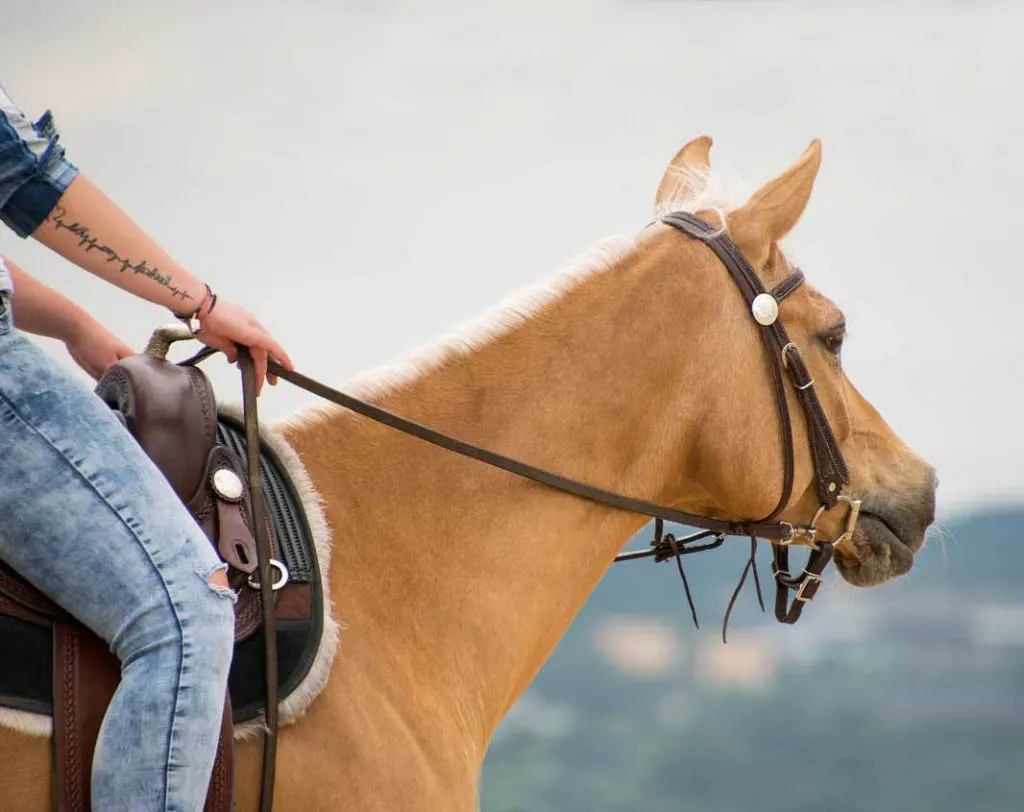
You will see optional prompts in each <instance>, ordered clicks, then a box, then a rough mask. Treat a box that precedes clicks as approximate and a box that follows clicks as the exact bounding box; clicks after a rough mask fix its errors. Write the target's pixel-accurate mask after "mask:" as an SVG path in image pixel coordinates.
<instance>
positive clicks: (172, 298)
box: [0, 88, 206, 313]
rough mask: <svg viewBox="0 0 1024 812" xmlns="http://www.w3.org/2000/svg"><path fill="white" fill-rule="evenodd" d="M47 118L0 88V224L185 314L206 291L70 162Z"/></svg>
mask: <svg viewBox="0 0 1024 812" xmlns="http://www.w3.org/2000/svg"><path fill="white" fill-rule="evenodd" d="M58 138H59V136H58V133H57V130H56V127H55V126H54V123H53V117H52V116H51V115H50V113H49V112H47V113H45V114H44V115H43V116H42V118H40V119H39V120H38V121H35V122H33V121H31V120H29V118H28V117H27V116H26V115H25V114H24V113H23V112H22V111H21V109H20V108H18V107H17V105H15V104H14V102H12V101H11V99H10V98H9V97H8V96H7V95H6V93H4V91H3V88H0V219H2V220H3V221H4V222H5V223H6V224H7V225H8V226H10V227H11V228H12V229H13V230H14V231H15V232H16V233H17V234H18V235H19V236H21V237H27V236H30V235H31V236H32V237H35V238H36V239H37V240H39V242H41V243H43V244H44V245H46V246H47V247H49V248H52V249H53V250H54V251H56V252H57V253H59V254H61V255H62V256H64V257H66V258H67V259H69V260H71V261H72V262H74V263H75V264H76V265H78V266H79V267H81V268H84V269H85V270H87V271H91V272H92V273H94V274H96V275H97V276H100V277H102V278H103V279H106V280H107V281H109V282H111V283H113V284H115V285H117V286H118V287H120V288H123V289H124V290H127V291H130V292H131V293H134V294H136V295H137V296H140V297H142V298H144V299H148V300H149V301H151V302H154V303H156V304H159V305H163V306H164V307H167V308H168V309H170V310H172V311H174V312H176V313H191V312H192V311H194V310H196V309H197V308H198V307H199V304H200V302H202V301H203V298H204V296H205V295H206V287H205V285H204V284H203V283H202V282H201V281H200V280H199V279H197V278H196V277H195V276H193V275H192V274H190V273H189V272H188V271H186V270H185V269H184V268H182V267H181V265H179V264H178V263H177V262H175V261H174V259H172V258H171V256H170V255H169V254H167V252H166V251H164V250H163V249H162V248H160V246H159V245H157V244H156V242H155V241H154V240H153V239H152V238H151V237H150V236H149V235H148V234H146V233H145V232H144V231H143V230H142V228H141V227H139V226H138V225H137V224H136V223H135V222H134V221H133V220H132V219H131V218H130V217H129V216H128V215H127V214H126V213H125V212H124V211H123V210H122V209H120V208H119V207H118V206H117V205H116V204H115V203H114V202H113V201H111V200H110V199H109V198H108V197H107V196H106V195H104V194H103V192H102V191H100V190H99V189H98V188H97V187H96V186H95V185H93V184H92V183H91V182H90V181H89V179H88V178H86V177H84V176H83V175H81V174H79V172H78V169H77V167H75V166H74V165H73V164H72V163H70V162H69V161H68V160H67V158H66V157H65V154H64V148H63V147H62V146H61V145H60V143H59V141H58Z"/></svg>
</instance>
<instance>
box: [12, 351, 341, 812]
mask: <svg viewBox="0 0 1024 812" xmlns="http://www.w3.org/2000/svg"><path fill="white" fill-rule="evenodd" d="M96 393H97V395H98V396H99V397H100V398H102V399H103V400H104V401H105V402H106V403H107V404H108V405H109V406H110V407H111V409H113V410H114V412H115V414H117V415H118V417H119V418H120V419H121V421H122V423H123V424H124V425H125V426H126V428H127V430H128V431H129V432H130V433H131V434H132V435H133V436H134V437H135V439H136V441H137V442H138V443H139V445H140V446H141V447H142V448H143V449H144V450H145V452H146V453H147V454H148V455H149V457H150V458H151V459H152V460H153V462H154V463H156V465H157V467H158V468H159V469H160V470H161V471H162V472H163V474H164V476H165V477H166V478H167V480H168V481H169V482H170V484H171V486H172V487H173V489H174V491H175V493H176V494H177V496H178V498H179V499H181V501H182V502H183V503H184V504H185V505H186V506H187V507H188V509H189V511H190V512H191V513H192V515H193V516H194V517H195V519H196V521H197V522H198V523H199V525H200V526H201V527H202V529H203V531H204V532H205V533H206V536H207V538H208V539H209V540H210V542H211V544H213V546H214V548H215V549H216V551H217V553H218V555H219V556H220V558H221V560H222V561H224V562H225V563H226V564H227V565H228V569H227V574H228V581H229V583H230V584H231V586H232V588H233V589H235V590H236V592H237V594H238V601H237V603H236V605H235V650H234V658H233V660H232V666H231V672H230V676H229V680H228V694H229V696H228V701H227V702H226V703H225V711H224V719H223V723H222V726H221V736H220V743H219V746H218V750H217V761H216V765H215V767H214V771H213V775H212V777H211V781H210V787H209V791H208V795H207V801H206V806H205V810H206V812H229V810H230V809H231V808H232V797H233V735H234V725H236V724H242V723H244V722H250V721H253V720H257V719H260V718H261V717H263V716H264V715H265V714H266V711H267V709H266V699H265V697H266V695H267V694H266V687H267V683H266V672H265V666H266V662H267V658H266V655H265V648H266V642H267V641H266V639H265V635H264V629H263V618H264V614H263V606H262V601H261V588H260V584H259V582H258V578H259V572H258V570H257V545H256V542H255V541H254V532H255V530H256V528H255V527H254V518H253V516H254V513H253V505H252V493H251V492H250V488H249V486H248V484H247V480H248V466H247V462H246V457H247V445H246V440H245V428H244V425H243V423H242V421H241V420H239V419H236V418H233V417H230V416H227V415H225V414H218V409H217V403H216V399H215V397H214V393H213V389H212V387H211V385H210V382H209V380H208V379H207V377H206V376H205V375H204V374H203V372H202V371H201V370H200V369H198V367H196V366H193V365H190V364H188V363H185V364H182V365H178V364H174V363H171V362H169V361H166V360H164V359H163V358H159V357H153V356H151V355H137V356H132V357H131V358H127V359H124V360H123V361H121V362H120V363H118V364H116V365H115V366H113V367H111V369H110V370H109V371H108V372H107V373H106V375H104V377H103V378H102V379H101V380H100V382H99V384H98V385H97V388H96ZM259 460H260V482H261V487H260V491H261V493H262V497H263V503H264V505H265V507H266V510H265V513H266V531H267V536H268V538H269V540H270V551H271V559H270V563H271V565H272V573H273V588H272V590H270V594H272V595H273V596H274V601H273V608H274V615H276V622H275V625H274V628H275V635H274V638H273V639H274V640H276V643H277V662H278V669H277V672H278V673H277V695H278V698H279V700H280V701H283V700H284V699H287V698H288V696H289V695H290V694H291V693H292V691H294V690H295V688H296V687H297V686H298V685H299V684H300V683H301V682H302V680H303V678H304V677H305V676H306V675H307V674H308V673H309V671H310V668H311V666H312V664H313V661H314V658H315V655H316V652H317V650H318V648H319V645H320V642H321V638H322V636H323V630H324V629H323V626H324V623H323V618H324V595H323V587H322V582H321V578H320V572H319V568H318V562H317V557H316V551H315V547H314V545H313V540H312V533H311V532H310V528H309V526H308V523H307V521H306V517H305V515H304V512H303V510H302V507H301V501H300V500H299V498H298V496H297V494H296V491H295V488H294V485H293V484H292V483H291V481H290V479H289V477H288V475H287V472H286V469H285V467H284V466H283V465H282V464H281V461H280V460H279V459H278V458H277V456H276V455H275V453H274V451H273V450H272V449H271V448H270V447H269V445H267V444H266V443H263V442H262V441H261V442H260V449H259ZM0 652H3V654H4V656H3V657H2V662H0V706H2V707H7V708H11V709H14V710H19V711H27V712H30V713H36V714H46V715H51V716H52V717H53V748H54V776H55V792H54V797H55V805H56V809H57V811H58V812H89V809H90V803H89V798H90V786H89V784H90V772H91V769H90V767H91V764H92V755H93V750H94V748H95V744H96V738H97V735H98V733H99V727H100V723H101V722H102V719H103V716H104V714H105V713H106V709H107V705H108V704H109V701H110V699H111V697H112V696H113V693H114V691H115V689H116V687H117V684H118V682H119V679H120V669H119V664H118V662H117V659H116V658H115V657H114V655H113V654H112V653H111V652H110V651H109V649H108V648H107V646H106V644H105V643H104V642H103V641H102V640H100V639H99V638H98V637H97V636H96V635H94V634H93V633H92V632H91V631H89V630H88V629H86V628H85V627H84V626H82V625H81V624H79V623H78V622H77V621H76V620H75V619H74V618H72V617H70V616H69V615H68V614H67V613H66V612H64V611H63V610H62V609H61V608H60V607H58V606H56V605H54V604H53V603H52V602H50V601H49V600H48V599H47V598H46V597H44V596H43V595H42V594H40V593H39V592H37V591H36V590H35V589H34V588H33V587H32V586H30V585H29V584H28V583H26V582H25V581H24V580H22V579H21V578H20V577H19V576H18V575H17V574H16V573H15V572H14V571H13V570H11V569H10V568H8V567H6V566H5V565H3V564H2V563H0ZM275 711H276V709H275Z"/></svg>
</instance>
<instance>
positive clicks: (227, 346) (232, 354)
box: [197, 297, 294, 393]
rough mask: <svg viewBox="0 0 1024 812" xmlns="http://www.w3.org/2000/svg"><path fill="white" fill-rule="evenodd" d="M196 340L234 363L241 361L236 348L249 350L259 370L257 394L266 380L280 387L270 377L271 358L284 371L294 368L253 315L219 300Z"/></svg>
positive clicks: (203, 322) (223, 300)
mask: <svg viewBox="0 0 1024 812" xmlns="http://www.w3.org/2000/svg"><path fill="white" fill-rule="evenodd" d="M197 338H198V339H199V340H200V341H202V342H203V343H204V344H207V345H209V346H211V347H214V348H215V349H218V350H220V351H221V352H223V353H224V354H225V355H227V357H228V360H229V361H231V362H232V363H234V362H235V361H237V360H238V353H237V352H236V350H235V344H242V345H243V346H246V347H248V348H249V351H250V352H251V353H252V360H253V366H254V367H255V368H256V392H257V393H259V392H261V391H263V381H264V380H269V381H270V384H271V386H273V385H274V384H276V383H277V377H276V376H275V375H267V356H268V355H269V356H270V357H271V358H273V359H274V360H275V361H277V362H278V363H279V364H280V365H281V366H283V367H284V368H285V369H288V370H290V369H293V368H294V367H293V366H292V359H291V358H289V357H288V353H286V352H285V351H284V348H283V347H282V346H281V345H280V344H278V343H277V342H276V341H275V340H274V339H273V338H271V336H270V333H268V332H267V331H266V330H265V329H264V327H263V325H261V324H260V323H259V322H258V321H256V317H255V316H253V315H252V313H250V312H249V311H248V310H246V309H245V308H244V307H240V306H239V305H236V304H235V303H234V302H229V301H227V300H225V299H222V298H220V297H218V298H217V304H216V305H215V306H214V308H213V310H211V311H210V312H209V313H207V314H206V316H205V317H203V318H202V319H201V329H200V331H199V334H198V336H197Z"/></svg>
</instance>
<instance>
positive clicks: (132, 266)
mask: <svg viewBox="0 0 1024 812" xmlns="http://www.w3.org/2000/svg"><path fill="white" fill-rule="evenodd" d="M66 215H67V209H65V208H63V207H62V206H57V207H55V208H54V210H53V211H52V212H50V216H49V217H47V218H46V219H47V221H48V222H49V223H51V224H52V225H53V229H54V231H67V232H70V233H71V234H72V236H74V237H77V238H78V247H79V248H84V249H85V253H87V254H88V253H89V252H90V251H98V252H99V253H100V254H102V255H103V256H104V257H106V261H107V262H110V263H113V264H114V265H116V266H117V268H118V270H119V271H120V272H121V273H124V272H125V271H131V272H132V273H133V274H136V275H138V276H145V277H146V278H148V279H152V280H153V281H154V282H156V283H157V284H158V285H162V286H163V287H165V288H167V290H169V291H170V292H171V294H172V295H173V296H174V297H175V298H177V299H182V300H184V299H192V298H193V296H192V295H191V294H190V293H188V292H187V291H184V290H182V289H181V288H179V287H177V286H175V284H174V283H173V282H172V281H171V276H170V274H164V273H161V272H160V269H159V268H157V267H156V266H155V265H149V264H148V263H147V262H146V260H144V259H141V260H139V261H138V262H132V261H131V260H130V259H125V258H124V257H122V256H121V255H120V254H119V253H117V251H115V250H114V249H113V248H111V247H110V246H109V245H104V244H103V243H102V242H100V241H99V240H97V239H96V238H95V237H94V236H92V233H91V232H90V231H89V226H87V225H84V224H83V223H79V222H78V221H77V220H76V221H75V222H72V223H69V222H68V221H67V220H65V219H64V218H65V216H66Z"/></svg>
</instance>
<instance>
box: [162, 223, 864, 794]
mask: <svg viewBox="0 0 1024 812" xmlns="http://www.w3.org/2000/svg"><path fill="white" fill-rule="evenodd" d="M661 222H662V223H664V224H665V225H668V226H671V227H672V228H675V229H677V230H678V231H681V232H682V233H684V234H686V235H688V236H690V237H692V238H694V239H697V240H700V241H701V242H703V243H704V244H705V245H707V246H708V247H709V248H710V249H711V250H712V251H713V252H714V253H715V255H716V256H717V257H718V259H719V260H720V261H721V263H722V264H723V265H724V266H725V268H726V270H728V271H729V274H730V276H732V278H733V280H734V281H735V282H736V285H737V286H738V287H739V289H740V292H741V293H742V294H743V297H744V299H745V300H746V303H747V306H748V308H749V309H750V312H751V315H752V317H753V318H754V320H755V322H756V323H757V325H758V328H759V333H760V336H761V340H762V343H763V344H764V348H765V351H766V353H767V355H768V359H769V371H770V373H771V380H772V386H773V390H774V394H775V403H776V407H777V410H778V413H779V419H780V423H781V426H782V445H783V475H782V493H781V495H780V497H779V501H778V503H777V504H776V506H775V508H774V509H773V510H772V511H771V512H770V513H769V514H768V515H767V516H764V517H763V518H761V519H757V520H743V521H734V522H730V521H726V520H723V519H716V518H714V517H711V516H699V515H696V514H693V513H687V512H685V511H682V510H677V509H676V508H670V507H667V506H665V505H658V504H655V503H653V502H647V501H644V500H642V499H636V498H634V497H631V496H625V495H623V494H620V493H616V492H614V491H609V490H605V489H603V488H598V487H595V486H593V485H588V484H586V483H584V482H580V481H579V480H575V479H570V478H569V477H564V476H561V475H560V474H555V473H553V472H551V471H547V470H545V469H543V468H538V467H536V466H533V465H530V464H528V463H525V462H521V461H520V460H516V459H514V458H512V457H507V456H505V455H503V454H498V453H496V452H494V451H490V450H488V449H485V448H481V447H479V446H476V445H473V444H471V443H467V442H464V441H463V440H459V439H457V438H455V437H451V436H450V435H447V434H443V433H441V432H439V431H436V430H435V429H432V428H429V427H428V426H424V425H422V424H420V423H416V422H414V421H412V420H408V419H406V418H404V417H401V416H399V415H396V414H394V413H392V412H389V411H387V410H386V409H382V408H381V407H379V406H374V405H373V404H371V403H367V402H366V401H364V400H360V399H359V398H356V397H353V396H351V395H347V394H345V393H344V392H341V391H339V390H337V389H333V388H331V387H328V386H326V385H324V384H322V383H320V382H319V381H316V380H313V379H312V378H309V377H307V376H305V375H303V374H301V373H299V372H293V371H289V370H287V369H285V368H284V367H282V366H281V365H280V364H278V363H276V362H275V361H273V360H272V359H271V360H270V361H269V362H268V371H269V372H271V373H272V374H274V375H276V376H278V377H279V378H283V379H284V380H286V381H288V382H289V383H292V384H294V385H295V386H297V387H299V388H300V389H304V390H306V391H307V392H310V393H311V394H313V395H317V396H318V397H321V398H323V399H325V400H328V401H330V402H332V403H335V404H337V405H339V406H342V407H344V408H346V409H349V410H351V411H353V412H356V413H357V414H360V415H362V416H363V417H367V418H369V419H371V420H374V421H376V422H378V423H381V424H383V425H385V426H389V427H391V428H393V429H396V430H398V431H401V432H403V433H405V434H408V435H410V436H412V437H416V438H418V439H420V440H424V441H426V442H428V443H432V444H433V445H435V446H438V447H440V448H444V449H447V450H449V451H453V452H455V453H456V454H461V455H462V456H464V457H469V458H471V459H475V460H479V461H480V462H484V463H487V464H488V465H491V466H494V467H495V468H500V469H501V470H503V471H507V472H509V473H511V474H515V475H517V476H520V477H524V478H526V479H529V480H532V481H534V482H538V483H540V484H542V485H546V486H549V487H552V488H555V489H557V490H560V491H563V492H565V493H569V494H572V495H574V496H578V497H580V498H583V499H589V500H590V501H593V502H598V503H601V504H604V505H608V506H609V507H613V508H617V509H619V510H627V511H630V512H633V513H638V514H640V515H644V516H650V517H651V518H653V519H654V520H655V532H654V539H653V540H652V541H651V545H650V547H649V548H646V549H639V550H631V551H627V552H624V553H620V554H619V555H617V556H616V557H615V561H616V562H621V561H633V560H636V559H640V558H647V557H653V558H654V560H655V561H658V562H660V561H665V560H667V559H669V558H675V560H676V564H677V567H678V569H679V574H680V577H681V578H682V581H683V585H684V587H685V590H686V597H687V601H688V602H689V605H690V610H691V613H692V615H693V620H694V623H695V624H696V623H697V614H696V610H695V608H694V604H693V599H692V596H691V594H690V588H689V583H688V582H687V580H686V574H685V572H684V570H683V565H682V556H684V555H689V554H691V553H697V552H702V551H705V550H710V549H714V548H715V547H718V546H720V545H721V544H722V543H723V542H724V541H725V538H726V537H727V536H743V537H747V538H749V539H750V542H751V553H750V558H749V559H748V561H747V564H746V567H745V568H744V570H743V574H742V576H741V578H740V582H739V584H738V585H737V587H736V589H735V591H734V592H733V594H732V597H731V599H730V601H729V605H728V608H727V610H726V614H725V620H724V623H723V629H722V637H723V640H724V639H725V629H726V626H727V625H728V620H729V615H730V613H731V611H732V607H733V604H734V603H735V600H736V597H737V596H738V594H739V592H740V590H741V589H742V587H743V584H744V582H745V580H746V577H747V573H748V572H749V571H751V570H752V571H753V573H754V583H755V586H756V589H757V598H758V601H759V603H760V604H761V608H762V610H763V609H764V603H763V600H762V597H761V587H760V582H759V581H758V578H757V569H756V563H755V552H756V542H757V539H758V538H763V539H767V540H769V541H771V542H772V543H773V544H772V574H773V576H774V580H775V586H776V592H775V617H776V619H777V620H778V621H779V622H780V623H790V624H791V623H796V621H797V620H798V619H799V618H800V614H801V612H802V611H803V607H804V604H806V603H807V602H809V601H810V600H812V599H813V598H814V596H815V594H816V593H817V591H818V588H819V586H820V584H821V580H822V572H823V571H824V569H825V567H826V566H827V565H828V564H829V562H830V561H831V560H832V557H833V555H834V551H835V548H836V547H838V546H839V545H840V544H843V543H844V542H847V541H848V540H849V539H850V538H851V537H852V535H853V529H854V526H855V525H856V523H857V518H858V515H859V513H860V500H858V499H854V498H852V497H849V496H846V495H844V494H843V489H844V488H845V487H846V486H847V485H849V483H850V476H849V472H848V470H847V467H846V462H845V460H844V459H843V455H842V452H841V451H840V449H839V444H838V443H837V441H836V438H835V435H834V433H833V432H832V427H831V426H830V424H829V422H828V418H827V417H826V415H825V412H824V410H823V409H822V407H821V402H820V401H819V399H818V395H817V392H815V389H814V379H813V378H812V377H811V374H810V371H809V370H808V369H807V365H806V364H805V363H804V360H803V357H802V356H801V354H800V350H799V348H798V347H797V346H796V344H794V343H793V342H792V341H791V340H790V338H789V335H788V334H787V332H786V329H785V327H783V325H782V323H781V322H780V321H779V320H778V312H779V307H778V305H779V302H781V301H782V300H783V299H785V298H786V297H787V296H788V295H789V294H791V293H792V292H793V291H795V290H796V289H797V288H799V287H800V285H801V284H803V282H804V275H803V273H802V272H801V271H799V270H798V271H795V272H794V273H793V274H791V275H790V276H789V277H788V278H786V279H785V280H784V281H783V282H782V283H781V284H779V285H778V286H776V287H775V288H773V289H772V290H771V291H770V292H769V291H768V290H766V289H765V287H764V285H763V284H762V283H761V280H760V279H759V278H758V276H757V274H756V273H755V271H754V269H753V268H752V267H751V265H750V263H749V262H748V261H747V260H746V258H745V257H744V256H743V254H742V252H741V251H740V250H739V248H738V247H737V246H736V244H735V243H734V242H733V241H732V240H731V239H729V237H728V236H726V235H725V233H724V232H723V231H722V230H720V229H717V228H714V227H712V226H711V225H710V224H708V223H707V222H706V221H704V220H702V219H701V218H699V217H697V216H696V215H693V214H688V213H685V212H674V213H672V214H668V215H666V216H664V217H662V218H661ZM215 352H217V351H216V350H214V349H213V348H210V347H206V348H204V349H202V350H200V351H199V352H198V353H196V354H195V355H193V356H192V357H191V358H189V359H187V360H185V361H182V362H181V363H182V364H195V363H198V362H200V361H202V360H204V359H205V358H207V357H209V356H210V355H213V354H214V353H215ZM239 359H240V361H241V364H240V366H241V368H242V396H243V404H244V405H243V412H244V417H245V429H246V437H247V443H248V455H249V460H248V466H247V467H248V470H249V486H250V490H251V493H252V500H253V513H254V520H255V521H254V526H255V527H256V543H257V551H258V559H259V573H260V590H261V598H262V601H261V602H262V605H263V607H262V608H263V612H264V625H265V644H266V669H267V680H266V688H267V715H266V732H267V736H266V741H265V746H264V753H263V773H262V787H261V804H260V808H261V810H264V812H268V810H270V809H271V807H272V805H273V789H274V773H275V769H274V767H275V756H276V750H277V711H278V705H277V652H276V639H277V635H276V634H275V632H274V622H275V617H274V603H275V601H274V598H273V593H272V581H273V576H272V573H271V571H270V542H269V539H268V538H267V535H266V526H267V524H266V516H265V512H264V505H263V499H262V490H261V485H260V473H259V464H258V460H259V451H258V449H259V439H258V437H259V435H258V416H257V409H256V377H255V373H254V370H253V365H252V358H251V356H250V355H249V353H248V351H247V350H246V349H245V348H244V347H239ZM787 375H788V377H789V380H790V383H791V384H792V385H793V388H794V390H795V391H796V395H797V400H798V402H799V403H800V406H801V409H802V410H803V413H804V417H805V419H806V422H807V434H808V438H809V443H810V451H811V461H812V463H813V465H814V477H815V486H816V490H817V497H818V501H819V507H818V509H817V511H816V512H815V513H814V516H813V517H812V518H811V520H810V522H808V523H807V524H805V525H801V524H793V523H791V522H786V521H777V518H778V516H779V515H780V514H781V513H782V512H783V511H784V510H785V509H786V506H787V505H788V504H789V502H790V499H791V497H792V494H793V478H794V469H795V462H794V457H795V454H794V446H793V423H792V418H791V416H790V411H789V403H788V400H787V397H786V383H785V379H786V376H787ZM840 501H843V502H845V503H846V504H847V505H848V513H847V518H846V524H845V526H844V529H843V531H842V532H841V533H840V534H839V535H838V536H837V537H836V538H834V539H831V540H828V541H826V540H821V539H818V538H817V522H818V520H819V518H820V517H821V516H822V514H823V513H825V512H826V511H828V510H831V509H832V508H834V507H836V505H837V504H838V503H839V502H840ZM666 521H668V522H677V523H679V524H685V525H690V526H692V527H699V528H702V530H700V531H698V532H696V533H693V534H691V535H688V536H684V537H682V538H676V537H675V536H674V535H673V534H671V533H665V532H664V523H665V522H666ZM706 539H711V541H705V540H706ZM798 539H802V540H804V541H805V542H806V543H807V544H808V545H809V546H810V548H811V552H810V554H809V556H808V558H807V563H806V564H805V565H804V568H803V571H802V572H799V573H796V574H794V573H791V572H790V570H789V546H790V545H791V544H792V543H793V542H794V541H796V540H798ZM791 590H795V591H796V595H795V596H794V600H793V601H792V603H790V600H789V593H790V591H791Z"/></svg>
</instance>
